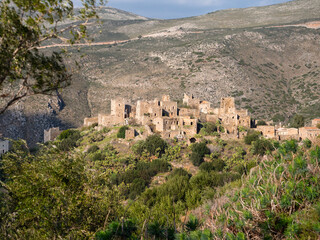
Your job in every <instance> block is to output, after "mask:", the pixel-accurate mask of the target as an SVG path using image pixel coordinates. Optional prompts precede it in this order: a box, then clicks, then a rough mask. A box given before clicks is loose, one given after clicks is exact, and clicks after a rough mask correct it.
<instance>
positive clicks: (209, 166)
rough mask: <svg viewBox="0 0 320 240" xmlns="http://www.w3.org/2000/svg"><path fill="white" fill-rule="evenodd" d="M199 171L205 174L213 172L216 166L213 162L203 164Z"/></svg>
mask: <svg viewBox="0 0 320 240" xmlns="http://www.w3.org/2000/svg"><path fill="white" fill-rule="evenodd" d="M199 169H200V170H201V171H205V172H211V171H214V170H215V164H214V163H213V162H203V163H201V165H200V167H199Z"/></svg>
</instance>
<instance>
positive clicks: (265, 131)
mask: <svg viewBox="0 0 320 240" xmlns="http://www.w3.org/2000/svg"><path fill="white" fill-rule="evenodd" d="M257 131H259V132H261V133H262V136H263V137H265V138H271V139H272V138H275V137H276V129H275V127H274V126H257Z"/></svg>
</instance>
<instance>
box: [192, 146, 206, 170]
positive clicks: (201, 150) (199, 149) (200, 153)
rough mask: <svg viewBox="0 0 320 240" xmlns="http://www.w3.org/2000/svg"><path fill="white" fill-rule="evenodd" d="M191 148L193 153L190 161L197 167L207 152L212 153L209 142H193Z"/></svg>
mask: <svg viewBox="0 0 320 240" xmlns="http://www.w3.org/2000/svg"><path fill="white" fill-rule="evenodd" d="M191 150H192V153H191V156H190V161H191V162H192V163H193V165H194V166H197V167H198V166H200V165H201V163H203V162H204V159H203V157H204V156H205V155H206V154H210V150H209V148H208V147H207V144H206V143H205V142H201V143H194V144H192V145H191Z"/></svg>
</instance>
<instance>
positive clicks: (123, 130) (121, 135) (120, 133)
mask: <svg viewBox="0 0 320 240" xmlns="http://www.w3.org/2000/svg"><path fill="white" fill-rule="evenodd" d="M127 129H128V127H127V126H122V127H121V128H120V129H119V131H118V133H117V138H126V130H127Z"/></svg>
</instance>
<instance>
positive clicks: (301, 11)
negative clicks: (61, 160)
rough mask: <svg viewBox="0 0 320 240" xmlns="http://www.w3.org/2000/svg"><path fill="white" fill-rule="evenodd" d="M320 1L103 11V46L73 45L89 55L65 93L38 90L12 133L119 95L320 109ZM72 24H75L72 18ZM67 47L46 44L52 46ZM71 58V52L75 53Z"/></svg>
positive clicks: (72, 123) (38, 130) (56, 122)
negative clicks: (175, 15)
mask: <svg viewBox="0 0 320 240" xmlns="http://www.w3.org/2000/svg"><path fill="white" fill-rule="evenodd" d="M319 10H320V2H319V1H317V0H297V1H291V2H288V3H284V4H278V5H272V6H267V7H258V8H247V9H229V10H223V11H217V12H213V13H209V14H206V15H203V16H198V17H192V18H184V19H174V20H157V19H147V18H144V17H140V16H137V15H134V14H131V13H126V12H124V11H120V10H116V9H111V8H103V9H101V13H100V15H101V21H102V24H101V25H100V26H94V27H92V28H90V29H89V30H90V33H91V36H93V37H94V38H95V42H96V45H94V44H92V45H91V46H90V45H88V46H81V48H82V52H81V55H83V56H82V57H80V53H78V51H77V49H76V48H69V51H70V52H71V53H72V55H73V56H74V59H77V60H78V61H79V62H80V65H81V70H79V69H76V68H74V66H73V65H72V63H71V62H70V64H69V66H70V67H71V68H73V69H74V70H73V71H74V81H73V84H72V86H70V87H69V88H67V89H63V90H61V92H60V94H61V96H60V98H57V97H47V96H46V97H41V98H29V99H27V100H25V101H24V102H22V103H19V104H18V105H16V106H15V107H13V108H12V109H11V110H10V111H8V112H7V113H6V114H4V115H3V116H1V118H0V126H1V127H0V131H1V132H3V133H4V135H5V136H7V137H14V138H19V137H21V138H26V139H28V141H29V142H30V143H32V144H34V143H35V142H37V141H41V140H42V136H43V129H45V128H49V127H53V126H61V127H62V128H67V127H77V126H80V125H81V124H82V120H83V118H84V117H88V116H94V115H96V114H97V113H99V112H102V113H107V112H108V111H109V106H110V99H111V98H114V97H118V96H121V97H126V98H127V99H129V100H132V101H136V100H138V99H153V98H154V97H160V96H161V95H162V94H170V95H171V98H172V99H176V100H178V99H181V98H182V95H183V93H184V92H187V93H193V94H194V95H196V96H197V97H199V98H201V99H204V100H209V101H211V102H212V103H213V105H215V106H217V105H218V101H219V99H220V98H221V97H222V96H234V97H235V98H236V103H237V105H238V107H243V108H247V109H248V110H249V111H250V112H251V114H252V117H254V118H264V119H266V120H271V119H273V120H275V121H287V120H288V119H289V118H290V117H291V116H293V115H294V114H295V113H301V114H304V115H305V116H306V117H307V118H312V117H317V116H319V115H320V108H319V106H320V105H319V103H320V100H319V99H320V98H319V97H320V87H319V73H320V67H319V66H320V60H319V57H318V56H319V54H320V52H319V51H320V49H319V42H320V35H319V33H320V30H319V29H318V27H319V21H320V17H319V15H318V13H319ZM65 24H69V23H65ZM51 50H58V48H54V47H53V48H46V49H45V50H44V51H51ZM67 61H69V60H67Z"/></svg>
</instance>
